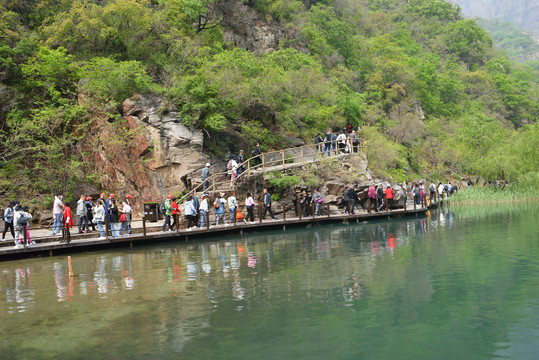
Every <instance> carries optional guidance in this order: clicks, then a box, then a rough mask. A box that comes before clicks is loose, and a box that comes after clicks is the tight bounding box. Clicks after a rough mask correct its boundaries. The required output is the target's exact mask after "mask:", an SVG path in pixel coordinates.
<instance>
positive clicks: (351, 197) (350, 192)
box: [348, 188, 357, 215]
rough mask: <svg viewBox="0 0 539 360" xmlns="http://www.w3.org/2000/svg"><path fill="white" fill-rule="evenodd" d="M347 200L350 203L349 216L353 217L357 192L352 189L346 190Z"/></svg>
mask: <svg viewBox="0 0 539 360" xmlns="http://www.w3.org/2000/svg"><path fill="white" fill-rule="evenodd" d="M348 199H349V201H350V214H352V215H354V214H355V212H354V207H355V206H356V199H357V191H356V189H354V188H350V189H349V190H348Z"/></svg>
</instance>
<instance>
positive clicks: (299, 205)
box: [298, 201, 303, 220]
mask: <svg viewBox="0 0 539 360" xmlns="http://www.w3.org/2000/svg"><path fill="white" fill-rule="evenodd" d="M302 212H303V209H302V208H301V204H300V203H299V201H298V217H299V219H300V220H301V217H302V215H303V214H302Z"/></svg>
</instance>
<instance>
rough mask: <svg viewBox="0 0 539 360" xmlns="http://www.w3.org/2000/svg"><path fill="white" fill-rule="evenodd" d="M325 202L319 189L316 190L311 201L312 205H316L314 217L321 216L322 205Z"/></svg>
mask: <svg viewBox="0 0 539 360" xmlns="http://www.w3.org/2000/svg"><path fill="white" fill-rule="evenodd" d="M323 201H324V199H322V194H320V192H319V191H318V189H314V193H313V197H312V199H311V203H314V215H315V216H320V204H321V203H322V202H323Z"/></svg>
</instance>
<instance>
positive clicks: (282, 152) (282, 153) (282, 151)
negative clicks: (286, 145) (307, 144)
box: [281, 150, 284, 168]
mask: <svg viewBox="0 0 539 360" xmlns="http://www.w3.org/2000/svg"><path fill="white" fill-rule="evenodd" d="M281 155H282V157H283V168H284V150H281Z"/></svg>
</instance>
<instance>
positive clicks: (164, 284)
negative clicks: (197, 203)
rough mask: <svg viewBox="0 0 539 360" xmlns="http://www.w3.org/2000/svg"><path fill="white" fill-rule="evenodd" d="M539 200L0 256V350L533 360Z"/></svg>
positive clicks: (537, 327)
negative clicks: (25, 257) (200, 238)
mask: <svg viewBox="0 0 539 360" xmlns="http://www.w3.org/2000/svg"><path fill="white" fill-rule="evenodd" d="M538 219H539V206H538V205H537V204H522V205H497V206H487V207H452V208H450V209H443V210H441V211H437V212H432V213H431V214H430V215H429V216H425V217H410V218H404V219H394V220H381V221H374V222H368V223H359V224H357V223H353V224H339V225H328V226H315V227H311V228H308V229H293V230H287V231H271V232H269V231H268V232H261V233H256V234H247V235H244V236H242V237H240V236H227V237H223V238H210V239H206V240H204V241H201V242H194V243H189V244H185V243H165V244H158V245H157V244H156V245H155V246H144V247H139V248H134V249H119V250H113V251H103V252H91V253H90V252H89V253H76V254H74V255H73V256H72V263H73V272H74V274H75V276H74V277H73V278H69V277H68V262H67V257H66V256H61V257H52V258H43V259H28V260H21V261H10V262H1V263H0V359H502V358H513V359H537V353H538V352H539V221H538Z"/></svg>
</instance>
